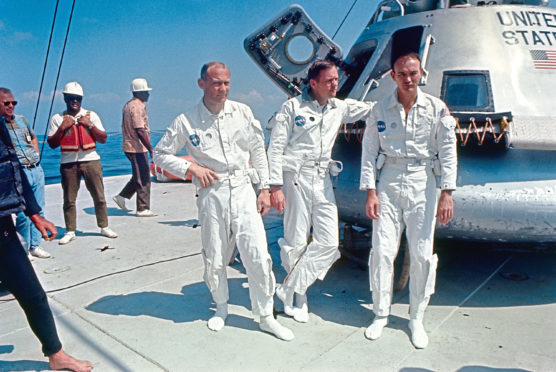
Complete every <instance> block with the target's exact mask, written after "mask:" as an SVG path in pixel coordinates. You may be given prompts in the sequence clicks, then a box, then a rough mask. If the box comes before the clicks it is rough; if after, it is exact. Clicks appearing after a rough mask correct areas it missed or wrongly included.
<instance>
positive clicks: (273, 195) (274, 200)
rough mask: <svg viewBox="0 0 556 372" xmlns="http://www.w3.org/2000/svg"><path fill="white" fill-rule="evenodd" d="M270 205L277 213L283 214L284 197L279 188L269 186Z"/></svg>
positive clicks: (284, 206)
mask: <svg viewBox="0 0 556 372" xmlns="http://www.w3.org/2000/svg"><path fill="white" fill-rule="evenodd" d="M270 205H272V208H274V209H276V210H277V211H278V213H280V214H282V213H284V208H286V197H285V196H284V192H283V191H282V187H281V186H276V185H275V186H271V187H270Z"/></svg>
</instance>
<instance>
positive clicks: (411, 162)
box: [384, 156, 432, 166]
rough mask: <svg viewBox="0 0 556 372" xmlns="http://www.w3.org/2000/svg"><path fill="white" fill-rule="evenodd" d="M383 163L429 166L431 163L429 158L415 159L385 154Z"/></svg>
mask: <svg viewBox="0 0 556 372" xmlns="http://www.w3.org/2000/svg"><path fill="white" fill-rule="evenodd" d="M384 164H402V165H415V166H419V165H422V166H430V165H432V160H431V159H417V158H396V157H391V156H387V157H386V160H385V161H384Z"/></svg>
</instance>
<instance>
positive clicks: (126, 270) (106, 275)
mask: <svg viewBox="0 0 556 372" xmlns="http://www.w3.org/2000/svg"><path fill="white" fill-rule="evenodd" d="M200 254H201V252H199V253H192V254H187V255H185V256H179V257H174V258H168V259H166V260H160V261H156V262H150V263H147V264H143V265H139V266H135V267H132V268H129V269H125V270H120V271H114V272H111V273H108V274H104V275H100V276H97V277H94V278H91V279H87V280H84V281H82V282H79V283H75V284H72V285H68V286H67V287H62V288H57V289H52V290H50V291H45V292H46V293H47V294H50V293H56V292H61V291H65V290H66V289H71V288H75V287H79V286H81V285H83V284H87V283H91V282H94V281H96V280H99V279H104V278H107V277H109V276H112V275H118V274H123V273H128V272H130V271H134V270H137V269H141V268H143V267H148V266H154V265H157V264H159V263H165V262H171V261H176V260H181V259H183V258H190V257H195V256H198V255H200ZM11 301H15V298H10V299H7V300H0V303H2V304H4V303H7V302H11Z"/></svg>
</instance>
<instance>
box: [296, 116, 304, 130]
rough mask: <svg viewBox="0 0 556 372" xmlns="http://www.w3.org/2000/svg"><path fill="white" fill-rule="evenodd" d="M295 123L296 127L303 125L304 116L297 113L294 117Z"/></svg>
mask: <svg viewBox="0 0 556 372" xmlns="http://www.w3.org/2000/svg"><path fill="white" fill-rule="evenodd" d="M295 125H297V126H298V127H302V126H304V125H305V117H303V116H301V115H297V116H296V117H295Z"/></svg>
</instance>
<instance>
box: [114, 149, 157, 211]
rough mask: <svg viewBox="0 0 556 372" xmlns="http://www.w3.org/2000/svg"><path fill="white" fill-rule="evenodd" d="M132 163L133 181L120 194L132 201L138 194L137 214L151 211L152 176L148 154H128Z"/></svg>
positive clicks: (126, 154)
mask: <svg viewBox="0 0 556 372" xmlns="http://www.w3.org/2000/svg"><path fill="white" fill-rule="evenodd" d="M125 156H127V158H128V159H129V162H130V163H131V179H130V180H129V182H128V183H127V184H126V185H125V186H124V188H123V189H122V191H121V192H120V196H122V197H124V198H126V199H131V197H132V196H133V194H135V193H137V212H139V211H144V210H145V209H151V174H150V170H149V157H148V155H147V153H146V152H138V153H135V152H126V153H125Z"/></svg>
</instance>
